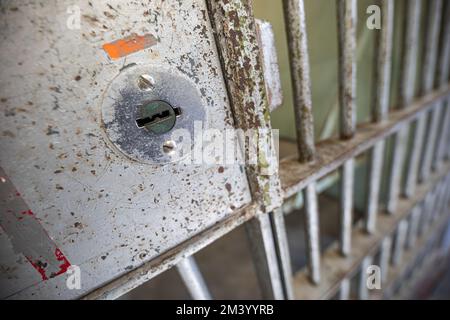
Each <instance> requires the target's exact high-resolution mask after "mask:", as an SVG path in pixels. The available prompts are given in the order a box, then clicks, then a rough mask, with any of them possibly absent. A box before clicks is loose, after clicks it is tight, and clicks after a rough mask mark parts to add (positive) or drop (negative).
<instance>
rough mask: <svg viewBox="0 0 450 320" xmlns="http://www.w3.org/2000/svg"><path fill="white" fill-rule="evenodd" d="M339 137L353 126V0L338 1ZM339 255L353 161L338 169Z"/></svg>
mask: <svg viewBox="0 0 450 320" xmlns="http://www.w3.org/2000/svg"><path fill="white" fill-rule="evenodd" d="M337 17H338V47H339V103H340V136H341V138H342V139H349V138H352V137H353V135H354V134H355V126H356V106H355V98H356V23H357V12H356V0H338V2H337ZM340 173H341V199H340V224H341V226H340V247H339V249H340V252H341V254H343V255H344V256H345V255H348V254H349V253H350V251H351V229H352V209H353V178H354V177H353V176H354V160H353V159H350V160H347V161H346V162H345V163H344V164H343V166H342V167H341V168H340Z"/></svg>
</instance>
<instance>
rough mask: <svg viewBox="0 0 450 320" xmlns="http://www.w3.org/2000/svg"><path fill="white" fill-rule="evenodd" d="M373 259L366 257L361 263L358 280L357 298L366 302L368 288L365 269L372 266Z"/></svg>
mask: <svg viewBox="0 0 450 320" xmlns="http://www.w3.org/2000/svg"><path fill="white" fill-rule="evenodd" d="M372 262H373V258H372V257H371V256H367V257H365V258H364V259H363V261H362V263H361V273H360V278H359V287H358V298H359V299H360V300H367V299H368V298H369V290H368V289H369V288H368V287H367V269H368V268H369V267H370V266H371V265H372Z"/></svg>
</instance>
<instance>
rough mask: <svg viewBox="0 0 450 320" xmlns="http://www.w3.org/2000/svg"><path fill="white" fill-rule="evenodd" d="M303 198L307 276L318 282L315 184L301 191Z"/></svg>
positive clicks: (317, 213) (318, 251)
mask: <svg viewBox="0 0 450 320" xmlns="http://www.w3.org/2000/svg"><path fill="white" fill-rule="evenodd" d="M303 197H304V199H305V219H306V246H307V258H308V271H309V278H310V280H311V281H312V283H314V284H318V283H319V282H320V243H319V240H320V238H319V211H318V208H317V193H316V184H315V183H311V184H309V185H308V186H307V187H306V189H305V190H304V191H303Z"/></svg>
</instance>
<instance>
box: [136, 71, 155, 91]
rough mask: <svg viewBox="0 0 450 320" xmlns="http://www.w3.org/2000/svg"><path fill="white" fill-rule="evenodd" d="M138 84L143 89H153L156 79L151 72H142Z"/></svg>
mask: <svg viewBox="0 0 450 320" xmlns="http://www.w3.org/2000/svg"><path fill="white" fill-rule="evenodd" d="M137 85H138V87H139V89H141V90H142V91H151V90H152V89H153V88H154V86H155V80H154V79H153V77H152V76H151V75H149V74H142V75H140V76H139V78H138V81H137Z"/></svg>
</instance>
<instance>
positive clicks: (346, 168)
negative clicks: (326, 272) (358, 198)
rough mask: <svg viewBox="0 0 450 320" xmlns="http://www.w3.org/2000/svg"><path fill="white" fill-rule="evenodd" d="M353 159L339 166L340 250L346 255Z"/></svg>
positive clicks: (349, 232) (350, 221) (351, 194)
mask: <svg viewBox="0 0 450 320" xmlns="http://www.w3.org/2000/svg"><path fill="white" fill-rule="evenodd" d="M354 167H355V163H354V159H350V160H347V161H346V162H345V163H344V164H343V166H342V168H341V180H340V181H341V186H340V189H341V201H340V230H339V232H340V243H339V244H340V247H339V249H340V252H341V254H342V255H344V256H347V255H349V254H350V251H351V240H352V239H351V234H352V210H353V181H354Z"/></svg>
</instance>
